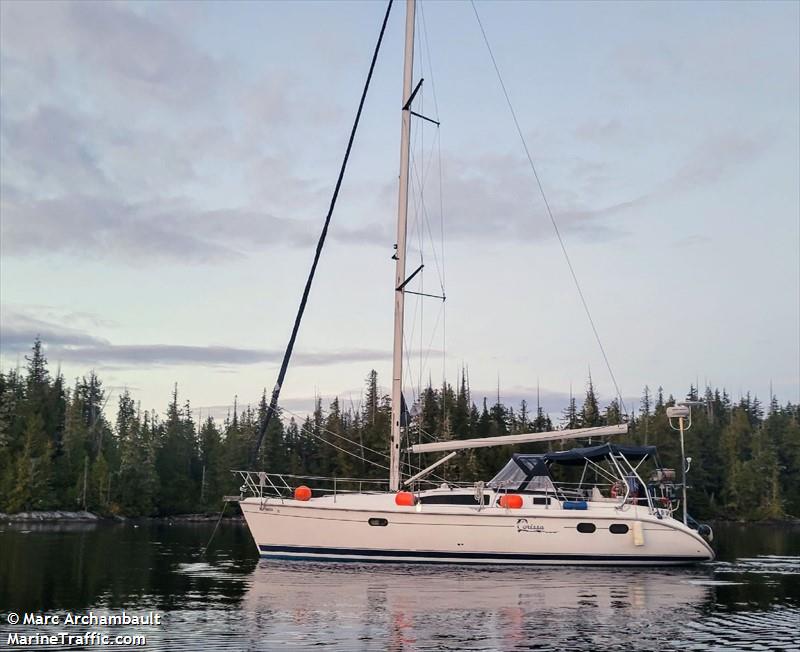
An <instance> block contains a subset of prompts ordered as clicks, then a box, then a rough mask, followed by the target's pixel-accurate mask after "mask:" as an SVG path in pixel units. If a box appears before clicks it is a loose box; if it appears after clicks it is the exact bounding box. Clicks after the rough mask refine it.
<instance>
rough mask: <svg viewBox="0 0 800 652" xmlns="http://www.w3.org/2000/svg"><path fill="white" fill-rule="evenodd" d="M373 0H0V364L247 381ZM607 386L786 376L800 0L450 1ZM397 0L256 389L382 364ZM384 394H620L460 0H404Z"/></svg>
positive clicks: (136, 383) (541, 212) (228, 395)
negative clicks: (289, 349)
mask: <svg viewBox="0 0 800 652" xmlns="http://www.w3.org/2000/svg"><path fill="white" fill-rule="evenodd" d="M385 6H386V5H385V4H383V3H380V2H302V3H297V2H294V3H289V2H227V3H214V2H202V3H200V2H197V3H195V2H174V3H169V2H161V3H135V2H133V3H121V2H103V3H100V2H95V3H88V2H82V3H68V2H57V3H48V2H35V3H31V2H12V1H6V2H3V3H0V50H1V52H0V365H2V368H3V369H6V370H7V369H10V368H13V367H15V366H16V365H23V366H24V364H25V359H24V356H25V354H26V351H27V350H29V348H30V345H31V343H32V341H33V339H34V338H35V337H36V336H37V335H39V336H41V338H42V340H43V342H44V343H45V346H46V349H47V356H48V359H49V361H50V364H51V367H52V368H53V369H54V370H55V369H56V368H60V369H61V371H62V372H63V373H64V375H65V376H66V377H67V379H69V380H70V382H71V380H72V379H74V378H76V377H78V376H83V375H85V374H87V373H88V372H89V370H91V369H94V370H96V371H97V373H98V374H99V376H100V377H101V379H102V380H103V382H104V385H105V387H106V388H107V389H108V391H109V392H110V394H111V398H110V404H111V405H112V406H113V405H114V404H115V403H116V400H117V398H118V396H119V393H120V392H122V391H123V390H124V389H125V388H127V389H128V390H129V391H130V392H131V393H132V395H133V396H134V398H135V399H136V400H138V401H141V405H142V408H143V409H153V408H154V409H157V410H164V409H165V407H166V404H167V402H168V400H169V397H170V393H171V391H172V388H173V385H174V383H177V384H178V391H179V398H180V400H182V401H183V400H186V399H189V400H190V401H191V403H192V405H193V406H194V407H195V409H197V410H200V412H201V416H202V415H204V414H212V415H215V416H222V415H224V414H225V413H226V412H227V410H228V409H229V408H230V406H231V405H232V404H233V401H234V397H238V398H237V400H238V402H239V403H240V404H242V405H244V404H248V403H255V402H256V401H257V399H258V397H259V396H260V394H261V392H262V390H263V389H264V388H267V390H268V391H269V390H271V388H272V386H273V385H274V383H275V379H276V376H277V370H278V365H279V363H280V359H281V356H282V354H283V349H284V347H285V345H286V342H287V340H288V336H289V333H290V329H291V324H292V321H293V319H294V314H295V312H296V310H297V305H298V303H299V299H300V294H301V291H302V287H303V284H304V283H305V279H306V275H307V273H308V269H309V267H310V264H311V261H312V258H313V251H314V246H315V244H316V240H317V237H318V235H319V231H320V229H321V227H322V223H323V220H324V217H325V214H326V212H327V208H328V204H329V202H330V197H331V194H332V192H333V187H334V183H335V180H336V175H337V173H338V169H339V165H340V163H341V158H342V156H343V153H344V148H345V145H346V143H347V138H348V136H349V132H350V128H351V125H352V120H353V117H354V115H355V110H356V107H357V103H358V98H359V95H360V92H361V89H362V86H363V83H364V79H365V77H366V73H367V70H368V67H369V61H370V57H371V55H372V50H373V47H374V44H375V40H376V38H377V34H378V30H379V27H380V22H381V20H382V17H383V14H384V11H385ZM476 7H477V10H478V12H479V14H480V17H481V21H482V22H483V26H484V28H485V30H486V34H487V37H488V40H489V43H490V44H491V47H492V50H493V52H494V55H495V58H496V60H497V65H498V67H499V70H500V73H501V75H502V78H503V81H504V83H505V85H506V89H507V91H508V93H509V96H510V98H511V101H512V104H513V106H514V110H515V112H516V115H517V118H518V120H519V123H520V127H521V130H522V132H523V134H524V137H525V141H526V143H527V145H528V148H529V150H530V152H531V155H532V158H533V161H534V163H535V165H536V170H537V173H538V174H539V177H540V179H541V182H542V186H543V188H544V191H545V193H546V196H547V199H548V201H549V204H550V206H551V208H552V210H553V214H554V216H555V219H556V222H557V224H558V226H559V229H560V231H561V234H562V236H563V239H564V242H565V244H566V248H567V251H568V254H569V258H570V260H571V262H572V265H573V267H574V270H575V274H576V277H577V279H578V281H579V283H580V286H581V289H582V291H583V294H584V296H585V299H586V302H587V305H588V307H589V309H590V312H591V315H592V318H593V320H594V323H595V325H596V327H597V330H598V333H599V335H600V338H601V341H602V344H603V346H604V348H605V351H606V353H607V356H608V359H609V362H610V365H611V367H612V370H613V373H614V376H615V377H616V379H617V382H618V385H619V389H620V392H621V393H622V396H623V398H624V399H625V401H626V403H627V404H628V407H629V408H632V407H635V406H636V404H637V403H638V396H639V395H640V394H641V391H642V388H643V387H644V386H645V385H649V386H650V388H651V389H652V390H655V388H656V387H657V386H659V385H662V386H663V387H664V391H665V393H667V394H670V393H672V394H674V395H675V396H683V395H685V393H686V391H687V390H688V387H689V385H690V384H697V383H699V384H700V386H705V385H706V384H709V385H711V386H713V387H725V388H726V389H727V390H728V392H729V393H730V394H731V395H732V396H734V398H736V397H738V396H739V395H740V394H741V393H743V392H747V391H751V392H754V393H756V394H757V395H758V396H760V397H762V398H764V399H767V398H768V396H769V392H770V388H772V391H773V392H774V393H775V395H777V397H778V399H779V400H780V401H781V402H785V401H790V400H791V401H794V402H797V401H798V400H800V81H799V80H800V3H797V2H761V3H747V2H727V3H715V2H695V3H692V2H680V3H677V2H676V3H670V2H663V3H637V2H623V3H612V2H603V3H581V2H569V3H538V2H530V3H524V2H477V3H476ZM404 9H405V8H404V3H401V2H398V3H396V4H395V6H394V7H393V9H392V13H391V16H390V19H389V23H388V26H387V32H386V37H385V40H384V44H383V48H382V50H381V53H380V55H379V58H378V63H377V65H376V68H375V75H374V79H373V83H372V86H371V88H370V92H369V95H368V98H367V102H366V104H365V107H364V114H363V117H362V122H361V125H360V127H359V132H358V134H357V136H356V140H355V143H354V149H353V153H352V156H351V159H350V163H349V168H348V171H347V175H346V177H345V180H344V183H343V186H342V191H341V194H340V196H339V199H338V203H337V206H336V211H335V213H334V216H333V220H332V223H331V229H330V232H329V237H328V242H327V244H326V247H325V250H324V251H323V254H322V259H321V262H320V265H319V268H318V274H317V278H316V280H315V283H314V286H313V289H312V292H311V296H310V300H309V305H308V309H307V311H306V314H305V318H304V321H303V324H302V327H301V330H300V335H299V338H298V341H297V346H296V348H295V355H294V358H293V363H292V365H291V367H290V370H289V373H288V376H287V379H286V382H285V384H284V387H283V395H282V396H283V401H282V403H283V405H284V407H285V408H286V409H287V411H288V412H289V413H292V412H296V413H298V414H304V413H305V412H306V411H307V410H308V409H309V407H310V406H311V404H312V402H313V400H314V397H315V396H320V397H322V398H323V401H324V402H327V401H329V400H330V399H331V398H332V397H333V396H334V395H338V396H340V397H341V399H342V400H343V401H344V402H345V404H346V405H348V406H349V405H353V406H355V407H357V406H358V405H359V401H360V399H361V392H362V388H363V386H364V380H365V377H366V376H367V374H368V372H369V370H370V369H373V368H374V369H376V370H377V371H378V374H379V380H380V382H381V385H382V386H383V387H388V385H389V379H390V377H391V345H392V319H393V287H392V285H393V276H394V266H393V261H392V260H391V255H392V245H393V244H394V242H395V239H396V238H395V228H396V227H395V223H396V211H397V176H398V169H399V139H400V114H401V112H400V108H401V106H402V101H401V75H402V60H403V26H404ZM415 52H416V63H415V80H416V79H418V78H419V77H424V78H425V82H424V83H423V86H422V91H421V93H420V95H418V97H417V98H416V99H415V109H416V110H417V111H419V112H421V113H423V114H425V115H428V116H430V117H433V118H435V119H437V120H439V121H440V122H441V126H440V127H436V126H435V125H433V124H431V123H425V122H422V121H419V120H415V122H414V126H413V131H412V141H413V143H412V158H413V165H412V173H411V178H412V187H411V208H410V213H409V243H410V251H409V261H408V267H409V272H410V271H412V270H413V269H415V268H416V267H417V266H418V265H419V264H421V263H424V264H425V268H424V270H423V272H422V273H421V274H420V275H419V276H418V277H417V278H416V279H415V280H414V281H413V283H412V284H411V285H410V286H409V287H413V288H414V289H415V290H416V291H423V292H427V293H430V294H441V293H442V289H443V290H444V293H445V294H446V296H447V300H446V301H445V302H442V301H439V300H437V299H430V298H424V299H423V298H419V297H416V296H409V297H408V300H407V320H406V347H407V350H408V354H407V365H406V373H405V392H406V394H407V395H411V396H414V395H415V393H416V392H418V391H419V387H420V386H421V385H425V384H427V382H428V381H430V382H433V383H434V384H439V383H440V382H441V380H442V378H443V377H446V378H447V380H448V381H449V382H451V383H456V382H457V379H458V375H459V373H460V372H461V370H462V369H465V370H468V373H469V379H470V383H471V386H472V389H473V399H474V400H475V401H476V402H478V403H479V402H480V401H481V399H482V397H483V396H488V397H489V399H490V401H493V400H494V399H495V397H496V395H497V394H498V392H499V394H500V396H501V398H502V400H504V401H506V402H509V403H512V404H518V403H519V401H521V400H522V399H527V400H528V402H529V403H530V404H535V403H536V400H537V393H538V395H539V397H540V400H541V403H542V405H543V406H544V408H545V409H546V410H548V411H549V412H551V413H553V414H557V413H558V412H559V411H560V410H561V409H562V408H563V407H564V405H565V403H566V401H567V400H568V397H569V394H570V392H573V393H574V394H575V395H577V396H579V397H580V396H581V395H582V394H583V392H584V390H585V386H586V380H587V377H588V374H589V373H591V375H592V379H593V381H594V383H595V385H596V387H597V389H598V392H599V394H600V398H601V401H603V402H607V401H609V400H610V399H611V398H612V397H613V396H614V395H615V393H616V390H615V388H614V385H613V383H612V380H611V377H610V374H609V371H608V369H607V367H606V364H605V362H604V359H603V356H602V354H601V351H600V348H599V346H598V343H597V341H596V340H595V338H594V334H593V332H592V329H591V326H590V324H589V320H588V319H587V316H586V313H585V312H584V309H583V307H582V304H581V299H580V296H579V294H578V292H577V290H576V288H575V284H574V283H573V280H572V277H571V275H570V271H569V268H568V266H567V263H566V261H565V258H564V255H563V253H562V251H561V249H560V247H559V244H558V241H557V239H556V237H555V234H554V230H553V227H552V225H551V223H550V221H549V218H548V216H547V213H546V210H545V206H544V203H543V200H542V197H541V195H540V194H539V191H538V188H537V186H536V182H535V179H534V177H533V174H532V172H531V169H530V167H529V165H528V161H527V159H526V157H525V152H524V149H523V147H522V143H521V141H520V138H519V136H518V135H517V132H516V130H515V128H514V123H513V121H512V118H511V115H510V113H509V110H508V107H507V106H506V104H505V99H504V97H503V94H502V90H501V88H500V85H499V83H498V78H497V76H496V74H495V71H494V68H493V67H492V62H491V59H490V57H489V54H488V52H487V49H486V46H485V44H484V42H483V40H482V37H481V32H480V28H479V26H478V23H477V21H476V19H475V14H474V13H473V10H472V7H471V6H470V4H468V3H464V2H432V1H430V0H429V1H427V2H420V3H419V5H418V11H417V29H416V43H415Z"/></svg>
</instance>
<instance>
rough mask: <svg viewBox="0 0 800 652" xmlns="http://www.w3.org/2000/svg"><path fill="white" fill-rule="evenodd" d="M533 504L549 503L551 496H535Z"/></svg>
mask: <svg viewBox="0 0 800 652" xmlns="http://www.w3.org/2000/svg"><path fill="white" fill-rule="evenodd" d="M533 504H534V505H549V504H550V498H546V497H544V496H534V497H533Z"/></svg>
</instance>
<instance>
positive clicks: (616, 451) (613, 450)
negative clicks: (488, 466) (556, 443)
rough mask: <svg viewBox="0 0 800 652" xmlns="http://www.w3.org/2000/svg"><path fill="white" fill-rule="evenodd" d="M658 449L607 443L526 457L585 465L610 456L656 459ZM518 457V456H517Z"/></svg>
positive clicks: (631, 458) (630, 458)
mask: <svg viewBox="0 0 800 652" xmlns="http://www.w3.org/2000/svg"><path fill="white" fill-rule="evenodd" d="M656 452H657V449H656V447H655V446H620V445H619V444H611V443H605V444H600V445H598V446H587V447H585V448H573V449H572V450H568V451H557V452H555V453H543V454H542V455H526V456H524V457H541V458H542V459H543V460H544V461H546V462H555V463H557V464H567V465H569V464H573V465H575V464H583V463H584V462H586V460H598V459H603V458H605V457H609V456H610V455H612V454H613V455H620V454H621V455H624V456H625V457H626V458H627V459H628V460H629V461H631V460H642V459H644V458H645V457H648V456H650V457H655V456H656ZM515 457H516V455H515Z"/></svg>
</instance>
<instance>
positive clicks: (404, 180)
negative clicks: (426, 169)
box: [389, 0, 416, 491]
mask: <svg viewBox="0 0 800 652" xmlns="http://www.w3.org/2000/svg"><path fill="white" fill-rule="evenodd" d="M415 9H416V5H415V0H406V47H405V61H404V65H403V104H402V106H403V111H402V114H403V123H402V129H401V131H400V189H399V198H398V206H397V243H396V244H395V247H396V248H397V251H396V252H395V261H396V264H395V275H394V347H393V349H392V441H391V445H390V451H389V491H397V490H398V489H400V421H401V418H402V400H403V399H402V396H403V316H404V311H405V292H404V290H403V284H404V282H405V277H406V225H407V219H408V171H409V149H410V145H411V112H410V109H409V106H408V101H409V98H410V97H411V77H412V74H413V72H414V10H415Z"/></svg>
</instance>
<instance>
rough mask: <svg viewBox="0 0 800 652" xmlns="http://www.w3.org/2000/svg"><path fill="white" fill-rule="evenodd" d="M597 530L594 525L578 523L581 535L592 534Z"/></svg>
mask: <svg viewBox="0 0 800 652" xmlns="http://www.w3.org/2000/svg"><path fill="white" fill-rule="evenodd" d="M596 529H597V526H596V525H595V524H594V523H578V532H580V533H581V534H592V533H593V532H594V531H595V530H596Z"/></svg>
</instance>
